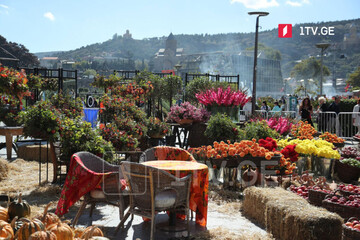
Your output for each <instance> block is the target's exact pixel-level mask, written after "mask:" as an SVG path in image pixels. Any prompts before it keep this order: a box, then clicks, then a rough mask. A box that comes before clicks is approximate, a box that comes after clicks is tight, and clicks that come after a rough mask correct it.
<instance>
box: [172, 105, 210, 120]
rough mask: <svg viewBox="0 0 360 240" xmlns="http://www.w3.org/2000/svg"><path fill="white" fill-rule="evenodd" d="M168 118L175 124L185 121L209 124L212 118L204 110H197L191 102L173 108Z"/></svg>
mask: <svg viewBox="0 0 360 240" xmlns="http://www.w3.org/2000/svg"><path fill="white" fill-rule="evenodd" d="M168 118H169V119H170V120H172V121H175V122H179V121H180V120H183V119H187V120H193V121H194V122H207V121H208V120H209V118H210V113H209V112H208V111H206V110H205V109H204V108H197V107H195V106H193V105H191V104H190V103H189V102H184V103H182V104H180V106H179V105H174V106H172V107H171V108H170V113H169V117H168Z"/></svg>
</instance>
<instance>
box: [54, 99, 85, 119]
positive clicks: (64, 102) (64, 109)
mask: <svg viewBox="0 0 360 240" xmlns="http://www.w3.org/2000/svg"><path fill="white" fill-rule="evenodd" d="M51 103H52V105H53V106H54V107H56V108H57V109H58V110H59V111H60V112H61V113H62V114H64V115H65V116H66V117H69V118H76V117H80V116H81V115H82V114H83V104H82V102H81V99H80V98H76V99H73V98H72V97H71V96H70V95H64V94H62V93H59V94H56V95H54V96H53V97H52V98H51Z"/></svg>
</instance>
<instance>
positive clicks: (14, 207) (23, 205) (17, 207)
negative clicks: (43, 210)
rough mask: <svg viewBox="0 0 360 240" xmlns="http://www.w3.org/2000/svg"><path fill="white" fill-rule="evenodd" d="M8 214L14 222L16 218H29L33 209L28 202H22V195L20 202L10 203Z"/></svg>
mask: <svg viewBox="0 0 360 240" xmlns="http://www.w3.org/2000/svg"><path fill="white" fill-rule="evenodd" d="M8 212H9V216H10V219H11V220H12V219H13V218H14V217H16V216H17V217H19V218H21V217H26V216H29V215H30V213H31V209H30V205H29V204H28V203H27V202H26V201H22V199H21V193H20V194H19V198H18V200H17V201H14V202H11V203H10V205H9V207H8Z"/></svg>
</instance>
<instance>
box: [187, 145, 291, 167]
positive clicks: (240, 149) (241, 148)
mask: <svg viewBox="0 0 360 240" xmlns="http://www.w3.org/2000/svg"><path fill="white" fill-rule="evenodd" d="M189 152H190V153H191V154H193V155H194V157H195V158H197V159H211V158H216V159H226V158H229V157H232V158H237V157H241V158H244V159H246V156H252V157H264V158H265V159H267V160H271V159H272V157H273V156H275V154H276V155H281V154H280V152H277V151H270V150H268V149H266V148H264V147H262V146H260V144H259V143H257V142H256V139H252V140H251V141H250V140H243V141H241V142H235V143H233V144H231V143H230V141H228V142H227V143H225V142H223V141H221V142H220V143H219V142H214V143H213V146H211V145H209V146H202V147H198V148H190V149H189ZM295 167H296V164H295V163H291V162H290V160H289V159H288V158H285V157H284V156H282V155H281V158H280V161H279V165H277V166H267V169H273V170H275V171H276V174H291V173H292V171H293V170H294V169H295Z"/></svg>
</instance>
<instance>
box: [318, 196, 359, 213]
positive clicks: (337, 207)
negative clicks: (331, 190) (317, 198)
mask: <svg viewBox="0 0 360 240" xmlns="http://www.w3.org/2000/svg"><path fill="white" fill-rule="evenodd" d="M333 196H335V195H334V194H329V195H327V196H326V197H325V199H327V198H331V197H333ZM336 196H337V197H339V195H336ZM340 197H341V196H340ZM345 198H347V197H345ZM325 199H324V200H323V201H322V207H323V208H326V209H327V210H329V211H330V212H335V213H337V214H339V215H340V216H341V217H342V218H344V219H348V218H351V217H360V208H355V207H350V206H345V205H341V204H338V203H333V202H329V201H326V200H325Z"/></svg>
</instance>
